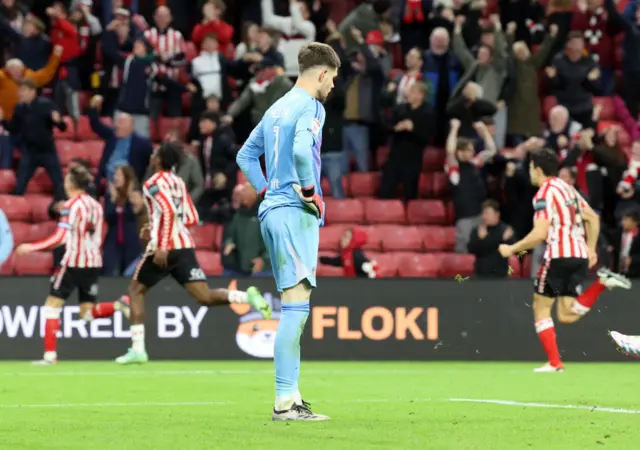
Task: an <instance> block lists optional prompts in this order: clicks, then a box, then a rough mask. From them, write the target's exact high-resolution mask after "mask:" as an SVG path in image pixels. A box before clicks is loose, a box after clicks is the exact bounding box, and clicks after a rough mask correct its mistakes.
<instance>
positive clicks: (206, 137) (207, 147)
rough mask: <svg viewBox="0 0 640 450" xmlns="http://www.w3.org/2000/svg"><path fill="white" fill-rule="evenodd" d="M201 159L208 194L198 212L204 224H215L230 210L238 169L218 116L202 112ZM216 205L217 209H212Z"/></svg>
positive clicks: (232, 148) (199, 151) (230, 142)
mask: <svg viewBox="0 0 640 450" xmlns="http://www.w3.org/2000/svg"><path fill="white" fill-rule="evenodd" d="M198 157H199V159H200V167H202V171H203V176H204V179H205V182H204V185H205V191H204V193H203V194H202V197H201V198H200V201H199V202H198V205H197V208H198V213H199V215H200V218H201V219H202V220H203V221H205V222H207V221H214V219H216V217H217V216H224V215H225V214H226V213H227V212H228V210H229V202H230V200H231V191H232V189H233V187H234V186H235V185H236V178H237V170H238V168H237V165H236V151H235V148H234V142H233V141H232V140H231V139H230V138H229V134H228V133H227V132H226V131H225V130H224V128H223V127H220V118H219V116H218V115H217V114H214V113H203V114H202V116H201V117H200V145H199V147H198ZM214 205H217V207H216V208H213V207H214Z"/></svg>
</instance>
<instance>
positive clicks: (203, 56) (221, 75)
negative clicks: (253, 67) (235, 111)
mask: <svg viewBox="0 0 640 450" xmlns="http://www.w3.org/2000/svg"><path fill="white" fill-rule="evenodd" d="M218 50H219V47H218V40H217V38H216V36H215V35H214V34H208V35H206V36H205V37H204V40H203V41H202V51H201V52H200V55H199V56H198V57H197V58H195V59H194V60H193V61H191V73H192V75H193V77H194V78H195V79H196V80H197V82H198V83H199V84H200V88H201V89H200V90H201V96H202V98H207V97H210V96H212V95H214V96H216V97H217V98H219V99H221V100H222V104H223V105H225V106H226V105H228V104H229V102H230V101H231V88H230V86H229V83H227V77H228V76H229V63H228V61H227V60H226V58H225V57H224V55H222V54H221V53H220V52H219V51H218ZM200 109H201V110H202V109H203V108H202V107H201V108H200Z"/></svg>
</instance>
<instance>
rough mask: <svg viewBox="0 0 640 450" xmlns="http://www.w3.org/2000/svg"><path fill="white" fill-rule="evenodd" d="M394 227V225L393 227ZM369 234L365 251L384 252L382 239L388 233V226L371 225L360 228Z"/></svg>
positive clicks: (364, 246)
mask: <svg viewBox="0 0 640 450" xmlns="http://www.w3.org/2000/svg"><path fill="white" fill-rule="evenodd" d="M391 226H393V225H391ZM360 228H362V229H363V230H364V232H365V233H367V243H366V244H364V245H363V246H362V249H363V250H366V251H374V252H379V251H381V250H382V237H383V236H384V233H385V231H386V225H371V226H368V227H360Z"/></svg>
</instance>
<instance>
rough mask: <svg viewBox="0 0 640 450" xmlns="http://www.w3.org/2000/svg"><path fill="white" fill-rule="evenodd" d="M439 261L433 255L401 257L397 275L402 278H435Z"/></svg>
mask: <svg viewBox="0 0 640 450" xmlns="http://www.w3.org/2000/svg"><path fill="white" fill-rule="evenodd" d="M438 267H439V260H438V256H437V255H434V254H421V253H413V254H406V255H403V256H402V259H401V260H400V264H399V266H398V275H399V276H401V277H403V278H427V277H428V278H436V277H437V276H438Z"/></svg>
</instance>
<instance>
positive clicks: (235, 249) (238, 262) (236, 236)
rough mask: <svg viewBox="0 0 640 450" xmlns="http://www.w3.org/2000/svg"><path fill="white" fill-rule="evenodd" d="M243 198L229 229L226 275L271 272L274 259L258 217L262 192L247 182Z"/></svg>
mask: <svg viewBox="0 0 640 450" xmlns="http://www.w3.org/2000/svg"><path fill="white" fill-rule="evenodd" d="M239 200H240V205H239V208H238V209H237V210H236V212H235V213H234V215H233V219H232V220H231V223H230V224H229V226H228V227H227V229H226V230H225V234H226V236H227V237H226V239H225V242H224V246H223V251H222V253H223V257H224V273H223V276H228V277H239V276H240V277H242V276H253V277H262V276H270V275H271V260H270V259H269V252H268V251H267V249H266V247H265V246H264V242H263V240H262V233H261V232H260V222H259V221H258V206H260V201H259V198H258V194H256V191H255V190H254V189H253V187H252V186H251V185H250V184H249V183H245V184H244V185H243V188H242V190H240V191H239Z"/></svg>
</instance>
